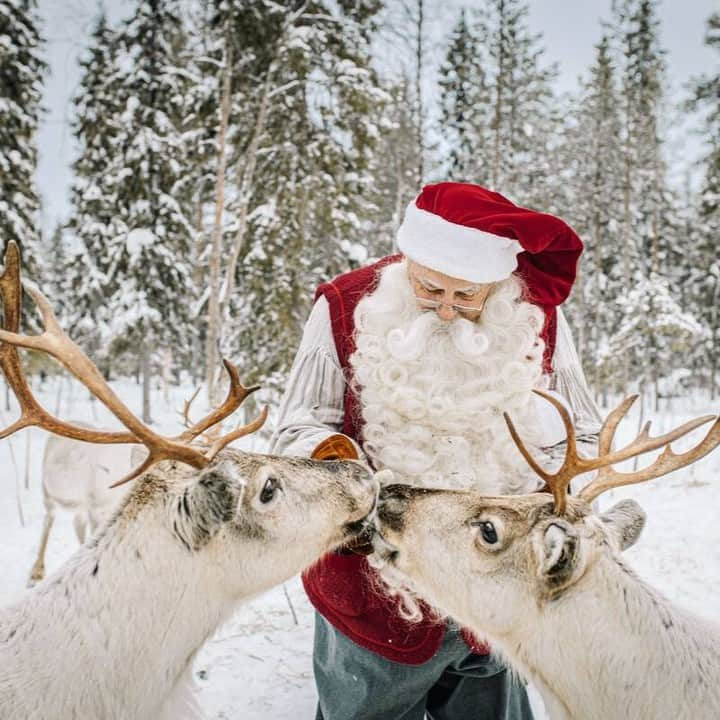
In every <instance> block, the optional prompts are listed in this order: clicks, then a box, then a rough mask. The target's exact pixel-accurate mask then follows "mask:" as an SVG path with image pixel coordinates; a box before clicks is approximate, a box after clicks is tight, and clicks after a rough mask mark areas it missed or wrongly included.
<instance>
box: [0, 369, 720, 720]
mask: <svg viewBox="0 0 720 720" xmlns="http://www.w3.org/2000/svg"><path fill="white" fill-rule="evenodd" d="M58 388H59V384H58V383H57V382H48V383H47V385H46V388H45V390H44V391H39V392H38V395H39V397H40V398H41V399H42V400H43V401H44V402H45V404H46V407H48V408H49V409H50V410H55V409H56V407H57V405H58ZM62 388H63V389H62V395H61V397H60V400H59V404H60V406H61V414H62V416H63V417H64V418H69V419H70V418H71V419H76V420H86V421H88V422H92V423H95V424H99V425H104V426H106V427H110V426H113V425H114V423H113V421H112V420H110V418H109V415H108V414H107V413H106V411H105V410H104V408H100V407H98V403H97V402H90V401H89V400H88V399H87V393H86V392H85V391H84V390H82V389H81V388H80V387H79V386H78V385H75V384H73V383H71V382H70V381H67V380H63V381H62ZM70 388H72V390H70ZM116 389H117V390H118V392H119V394H120V395H121V397H123V398H124V399H126V401H127V402H128V404H129V405H130V406H131V408H132V409H133V410H135V411H139V405H140V398H139V390H138V388H137V387H136V386H135V385H133V384H132V383H130V382H121V383H118V384H117V385H116ZM191 394H192V388H191V387H189V386H186V387H183V388H172V389H171V393H170V397H169V399H168V400H167V401H165V400H164V399H163V397H162V393H161V392H160V391H158V392H157V393H156V394H155V396H154V407H155V415H156V420H158V421H159V422H158V423H157V426H158V427H159V428H160V429H161V430H164V431H167V432H175V431H177V430H178V429H179V426H180V420H179V415H178V411H179V410H180V409H181V408H182V404H183V400H185V399H186V398H188V397H189V396H190V395H191ZM675 403H676V405H677V407H673V408H672V410H671V411H664V412H661V413H660V414H658V415H657V416H654V415H653V416H652V417H655V432H656V433H660V432H662V431H665V430H668V429H669V428H670V427H671V426H674V425H677V424H680V423H681V422H683V421H684V420H686V419H689V418H690V417H694V416H697V415H700V414H703V413H707V412H712V411H713V410H715V412H717V411H718V410H720V406H719V407H715V408H711V407H710V406H709V403H707V402H704V401H703V400H701V399H700V400H689V399H688V400H682V401H675ZM0 408H2V410H0V423H2V424H3V425H5V424H8V423H9V421H10V419H11V418H14V416H15V412H10V413H8V412H7V411H5V410H4V401H3V402H2V404H0ZM199 412H200V408H198V413H199ZM636 423H637V415H636V414H631V416H630V418H629V420H628V421H627V422H626V423H624V425H623V426H622V427H621V431H620V436H621V438H623V437H624V438H627V437H629V435H630V434H631V433H632V432H633V431H634V430H636V429H637V424H636ZM28 435H29V441H30V446H29V449H28V445H27V443H28ZM694 437H699V432H698V433H696V435H695V436H694ZM44 442H45V435H44V433H43V432H42V431H38V430H31V431H29V432H28V431H25V432H24V433H22V434H21V435H18V436H15V437H13V438H12V439H11V440H5V441H0V469H1V472H0V529H1V531H0V562H2V566H3V582H2V583H1V584H0V605H3V604H6V603H8V602H9V601H10V600H11V599H12V598H13V597H15V596H16V595H17V594H18V593H21V592H24V591H25V590H24V588H25V582H26V579H27V575H28V572H29V569H30V567H31V565H32V563H33V560H34V553H35V552H36V549H37V543H38V539H39V535H40V528H41V525H42V519H43V506H42V499H41V491H40V475H41V459H42V451H43V445H44ZM247 442H248V443H249V444H248V445H247V447H250V446H251V444H252V443H253V442H255V441H253V440H252V439H247ZM685 445H687V443H685ZM682 446H683V443H682V442H678V443H676V448H678V447H682ZM253 449H255V450H260V449H261V448H260V446H259V444H257V443H256V447H254V448H253ZM26 457H29V458H30V468H29V470H30V471H29V487H28V488H27V489H26V488H25V487H24V477H25V459H26ZM13 458H14V459H13ZM622 497H634V498H636V499H637V500H638V501H639V502H640V503H641V504H642V506H643V507H644V508H645V510H646V511H647V514H648V524H647V527H646V529H645V531H644V533H643V536H642V538H641V539H640V542H639V543H638V544H637V545H636V546H635V547H634V548H632V549H631V550H629V551H628V553H627V557H628V559H629V562H630V563H631V564H632V566H633V567H635V568H636V569H637V571H638V572H639V573H640V575H641V576H642V577H644V578H645V579H646V580H648V581H649V582H651V583H652V584H653V585H655V586H656V587H658V588H661V589H662V590H663V592H664V593H665V594H666V595H667V596H668V597H669V598H670V599H671V600H673V601H674V602H677V603H678V604H680V605H682V606H684V607H686V608H688V609H690V610H692V611H695V612H697V613H700V614H702V615H704V616H706V617H709V618H712V619H714V620H716V621H720V602H718V600H717V598H718V597H720V523H718V522H717V517H718V512H719V511H720V450H718V451H716V453H715V454H714V455H712V456H710V457H709V458H705V459H704V460H702V461H700V462H699V463H698V464H696V465H695V466H693V467H691V468H689V469H687V470H683V471H679V472H677V473H675V474H673V475H671V476H667V477H665V478H662V479H660V480H656V481H654V482H653V483H648V484H646V485H641V486H637V487H630V488H624V489H621V490H617V491H614V492H613V493H609V494H608V497H606V498H603V505H604V506H607V505H608V504H610V503H612V502H615V501H617V500H618V499H620V498H622ZM18 502H19V504H20V506H21V507H22V514H23V516H24V523H25V524H24V525H22V524H21V522H20V517H19V512H18ZM75 547H76V541H75V537H74V534H73V530H72V524H71V521H70V518H69V517H59V518H58V521H57V523H56V526H55V528H54V529H53V535H52V537H51V540H50V546H49V550H48V555H47V566H48V569H49V571H50V572H52V571H53V570H54V569H56V568H57V567H58V566H59V565H60V564H61V563H62V562H63V561H64V560H65V559H66V558H67V557H68V556H69V555H70V554H71V553H72V552H73V550H74V549H75ZM293 610H294V612H293ZM295 616H296V617H297V622H296V620H295ZM312 624H313V615H312V609H311V606H310V604H309V603H308V601H307V599H306V598H305V595H304V593H303V591H302V587H301V586H300V583H299V581H298V579H297V578H295V579H293V580H291V581H289V582H288V583H286V585H285V588H282V587H281V588H277V589H275V590H273V591H271V592H269V593H267V594H266V595H264V596H262V597H260V598H257V599H256V600H255V601H253V602H252V603H250V604H248V605H245V606H244V607H242V608H241V609H240V610H239V611H238V612H237V614H236V615H235V616H234V617H233V618H232V620H231V621H230V622H229V623H227V625H225V626H224V627H223V628H221V629H220V630H219V631H218V633H217V634H216V636H215V637H214V638H212V639H211V640H210V642H209V643H208V644H207V646H206V647H205V649H204V650H203V651H202V653H201V655H200V657H199V659H198V662H197V664H196V668H195V672H196V676H197V679H198V683H199V686H200V700H201V703H202V705H203V707H204V708H205V711H206V713H207V716H208V718H212V719H219V718H238V717H242V718H243V720H286V719H287V720H290V719H291V718H292V720H298V719H300V718H308V719H309V718H312V717H313V716H314V706H315V689H314V686H313V679H312V657H311V650H312ZM541 717H542V714H541V712H539V713H538V720H540V718H541Z"/></svg>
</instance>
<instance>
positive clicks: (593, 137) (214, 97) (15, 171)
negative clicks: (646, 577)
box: [0, 0, 720, 420]
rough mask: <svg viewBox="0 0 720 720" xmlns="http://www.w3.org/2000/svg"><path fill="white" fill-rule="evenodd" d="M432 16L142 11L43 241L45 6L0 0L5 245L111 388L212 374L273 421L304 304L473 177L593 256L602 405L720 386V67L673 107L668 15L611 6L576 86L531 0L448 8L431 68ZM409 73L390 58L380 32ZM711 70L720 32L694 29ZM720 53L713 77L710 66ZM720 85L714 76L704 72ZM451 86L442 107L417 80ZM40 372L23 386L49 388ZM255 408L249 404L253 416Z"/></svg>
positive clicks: (257, 7) (591, 345) (644, 7)
mask: <svg viewBox="0 0 720 720" xmlns="http://www.w3.org/2000/svg"><path fill="white" fill-rule="evenodd" d="M427 12H428V6H427V0H402V1H400V0H397V2H390V1H389V0H388V1H387V2H385V1H384V0H305V1H300V0H297V1H295V0H293V1H292V2H284V3H275V2H267V0H242V2H239V1H236V2H233V0H205V1H201V0H138V1H137V2H135V3H134V4H133V10H132V12H131V13H130V17H129V18H128V19H127V20H125V21H123V22H121V23H118V24H115V25H113V24H111V23H110V22H109V21H108V20H107V18H106V17H105V16H103V15H102V14H99V15H98V17H97V19H96V22H95V26H94V29H93V31H92V35H91V37H89V38H88V39H87V49H86V51H85V52H84V53H83V55H82V59H81V66H82V82H81V85H80V87H79V88H78V90H77V92H76V94H75V97H74V100H73V108H72V117H71V122H72V128H73V133H74V135H75V137H76V138H77V141H78V143H79V147H80V152H79V154H78V155H77V157H76V158H75V160H74V163H73V176H74V181H73V187H72V200H71V202H72V212H71V215H70V217H69V219H68V220H67V221H63V222H62V223H60V224H58V225H57V227H56V228H55V229H54V231H53V232H50V233H43V232H42V231H41V229H40V224H39V222H38V215H39V211H40V200H39V196H38V193H37V190H36V186H35V180H34V173H35V170H36V162H37V147H36V144H35V142H36V133H37V128H38V124H39V122H40V121H41V117H42V113H43V112H44V110H43V107H42V102H41V94H42V86H43V82H44V81H45V79H46V76H47V71H48V68H47V63H46V59H45V57H44V45H43V31H42V28H41V27H40V24H39V22H38V17H37V7H36V3H35V1H34V0H0V48H1V50H0V185H1V190H0V247H4V246H5V244H6V243H7V242H8V241H10V240H15V241H17V242H18V243H19V244H20V246H21V247H22V249H23V253H24V266H25V272H26V274H27V275H29V276H30V277H31V278H32V279H33V280H34V281H35V282H37V283H38V284H40V285H41V287H43V288H44V290H45V292H46V294H48V295H49V296H50V297H51V298H52V299H53V302H54V304H55V307H56V310H57V312H58V315H59V317H60V320H61V323H62V324H63V326H64V327H66V328H67V329H68V330H69V332H70V334H71V335H72V336H73V337H74V338H75V339H76V340H77V341H78V342H79V343H81V344H82V345H83V347H84V348H85V349H86V350H87V352H88V353H89V354H90V356H91V357H92V358H93V359H94V360H95V361H96V362H97V363H98V365H99V366H100V367H101V369H102V371H103V372H104V374H105V375H106V376H107V377H109V378H116V377H136V378H137V379H138V382H141V383H142V385H143V387H144V403H143V405H144V407H143V414H144V417H145V419H146V420H150V419H151V417H152V407H151V403H150V398H151V393H150V389H151V388H152V387H157V386H158V385H159V384H160V383H161V382H164V383H169V384H172V383H177V382H179V380H180V378H181V376H185V377H190V378H191V382H192V383H193V385H195V386H198V385H200V384H202V383H205V387H206V389H207V394H208V398H209V399H213V398H216V397H217V394H218V387H217V386H218V385H219V384H220V383H219V381H218V377H219V375H218V372H219V368H220V367H221V366H220V362H219V359H220V357H228V358H230V359H232V360H233V362H235V363H236V364H237V365H238V367H240V368H241V369H242V373H243V377H244V378H246V379H247V380H248V381H250V382H259V383H261V384H262V385H263V393H264V395H265V397H264V399H265V400H270V401H271V402H274V401H276V400H277V398H278V396H279V393H280V392H281V391H282V388H283V384H284V380H285V377H286V374H287V371H288V369H289V366H290V363H291V362H292V358H293V355H294V352H295V349H296V347H297V344H298V340H299V337H300V333H301V331H302V327H303V324H304V321H305V319H306V317H307V315H308V312H309V309H310V306H311V303H312V298H313V291H314V288H315V287H316V286H317V285H318V284H319V283H320V282H322V281H323V280H325V279H328V278H329V277H332V276H334V275H336V274H338V273H341V272H344V271H346V270H347V269H349V268H352V267H357V266H358V265H361V264H363V263H365V262H367V261H368V260H371V259H373V258H378V257H381V256H383V255H385V254H388V253H390V252H392V251H393V239H394V235H395V230H396V228H397V227H398V225H399V223H400V221H401V219H402V213H403V211H404V208H405V206H406V204H407V202H408V201H409V200H410V199H411V198H412V197H413V196H414V195H415V194H416V192H417V191H418V189H419V188H420V186H421V185H422V184H423V183H425V182H431V181H434V180H440V179H452V180H457V181H470V182H476V183H480V184H483V185H486V186H488V187H491V188H493V189H496V190H498V191H499V192H501V193H503V194H505V195H506V196H508V197H509V198H510V199H512V200H513V201H514V202H517V203H519V204H521V205H525V206H528V207H532V208H536V209H538V210H542V211H546V212H551V213H555V214H558V215H560V216H561V217H563V219H565V220H566V221H567V222H568V223H569V224H571V225H572V226H573V227H574V228H575V229H576V231H577V232H578V234H579V235H580V236H581V237H582V239H583V241H584V243H585V248H586V249H585V254H584V256H583V260H582V265H581V269H580V274H579V279H578V282H577V284H576V287H575V290H574V292H573V295H572V297H571V299H570V301H569V302H568V304H567V306H566V307H567V314H568V317H569V320H570V322H571V324H572V326H573V330H574V333H575V338H576V343H577V347H578V351H579V354H580V356H581V359H582V362H583V365H584V368H585V371H586V374H587V377H588V380H589V382H590V385H591V387H592V388H593V390H594V392H595V393H596V394H597V395H598V399H599V400H602V401H603V404H607V403H606V400H607V394H608V393H609V394H616V393H620V392H625V391H628V390H637V389H639V390H640V391H641V392H642V393H643V394H644V395H645V396H646V397H647V398H648V401H649V402H651V403H653V405H654V406H655V407H656V409H657V406H658V403H659V402H661V400H662V398H665V397H668V396H671V395H674V394H682V393H685V392H688V391H690V390H694V389H697V390H700V391H702V392H703V394H707V395H708V396H709V397H710V398H711V399H714V398H716V397H717V396H718V394H719V392H720V389H719V388H718V383H719V382H720V367H718V365H719V356H720V342H718V336H719V335H720V318H719V317H718V306H719V305H720V259H719V257H718V252H717V244H718V238H719V237H720V74H719V73H718V72H717V69H715V70H714V71H713V72H710V73H707V74H705V75H698V76H695V77H688V78H687V82H686V85H685V88H684V97H683V99H682V104H681V106H679V107H678V106H677V103H676V102H675V99H674V98H673V99H672V100H671V98H670V97H669V96H668V92H667V58H666V52H665V50H664V48H663V46H662V44H661V41H660V32H659V29H660V21H659V17H658V7H657V2H656V0H617V1H616V2H614V3H613V4H612V9H611V10H610V11H609V13H608V17H607V18H605V23H604V24H603V26H602V31H601V33H599V35H600V39H599V42H598V43H597V45H596V47H595V55H594V61H593V63H592V65H591V66H590V67H587V68H578V74H581V75H582V81H581V82H580V83H579V84H578V86H577V88H576V90H575V92H573V93H563V94H559V93H558V92H557V91H556V90H555V88H554V83H553V80H554V78H555V76H556V74H557V67H556V66H554V65H553V64H552V63H550V62H549V61H548V60H547V59H546V53H545V49H544V45H543V38H542V37H541V36H540V35H539V34H537V33H536V31H535V30H534V28H533V27H532V26H531V24H530V22H529V18H528V4H527V3H526V2H524V0H475V1H474V2H472V3H469V4H468V7H467V8H466V9H462V10H458V12H457V15H456V17H455V18H454V20H453V22H451V23H449V26H450V27H451V32H450V33H449V35H448V36H447V37H446V38H445V40H444V43H445V44H444V53H443V55H444V56H443V58H442V64H441V66H440V67H433V68H430V67H429V66H428V65H429V63H430V59H429V55H428V53H427V28H426V22H427ZM380 36H382V37H384V38H385V42H386V44H387V38H388V37H390V38H392V39H393V40H392V43H393V47H394V51H395V53H396V55H397V59H398V62H395V63H392V64H389V63H383V62H379V60H378V53H377V51H376V48H377V42H378V37H380ZM705 38H706V40H705V41H706V43H707V45H708V46H710V47H712V48H714V49H715V50H716V51H717V52H720V13H716V14H714V15H712V16H710V17H708V18H707V20H706V27H705ZM719 59H720V58H719ZM715 67H716V68H717V65H716V66H715ZM431 71H432V75H433V76H437V77H438V78H439V85H438V86H437V87H436V88H435V92H428V91H427V83H426V82H425V78H426V77H428V76H429V74H430V73H431ZM678 113H696V114H698V115H699V116H700V117H701V118H702V123H703V125H702V127H703V137H702V142H703V148H704V157H703V158H702V160H701V167H700V168H694V171H695V172H696V175H697V177H698V180H697V182H694V183H690V182H688V183H687V184H686V186H685V187H680V188H678V187H677V184H673V183H671V182H670V180H669V171H668V157H667V137H668V135H667V134H668V130H669V125H670V123H671V122H672V119H673V118H674V117H677V114H678ZM44 362H45V361H43V360H41V359H40V358H36V359H34V360H32V359H31V360H30V364H29V368H30V370H31V372H35V373H39V372H43V373H48V372H55V370H54V369H53V368H51V367H50V366H47V367H45V366H44V364H43V363H44ZM251 410H252V408H251Z"/></svg>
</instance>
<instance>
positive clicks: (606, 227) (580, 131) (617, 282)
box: [561, 36, 624, 391]
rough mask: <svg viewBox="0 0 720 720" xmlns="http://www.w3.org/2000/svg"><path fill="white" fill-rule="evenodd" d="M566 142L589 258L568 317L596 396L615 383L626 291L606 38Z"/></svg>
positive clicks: (564, 156)
mask: <svg viewBox="0 0 720 720" xmlns="http://www.w3.org/2000/svg"><path fill="white" fill-rule="evenodd" d="M570 115H571V117H570V120H571V122H570V123H569V124H568V127H567V129H566V133H565V136H564V149H563V152H562V153H561V161H562V162H564V163H566V168H565V170H566V172H565V177H567V178H568V180H567V182H566V188H567V190H568V193H569V194H568V198H567V202H566V203H565V207H566V210H565V212H564V217H566V218H567V219H568V221H569V222H571V224H572V226H573V227H574V228H575V229H576V231H577V232H578V233H579V234H580V236H581V237H582V238H583V241H584V243H585V252H584V254H583V260H582V263H581V265H580V268H579V272H578V278H577V281H576V285H575V289H574V291H573V295H572V297H571V300H570V302H569V303H568V310H569V313H568V314H569V319H570V321H571V323H572V325H573V328H574V330H575V340H576V344H577V348H578V352H579V354H580V358H581V360H582V362H583V365H584V368H585V372H586V375H587V377H588V380H589V382H590V383H591V385H592V386H593V387H594V389H595V390H596V391H599V390H600V389H601V388H603V387H605V386H606V385H607V383H608V382H609V381H611V378H610V377H609V376H607V375H603V374H602V373H601V371H602V369H603V368H605V369H607V363H606V362H605V359H604V357H602V358H601V354H603V355H604V353H605V349H606V348H607V347H608V342H609V338H610V335H611V334H612V332H613V330H614V323H615V317H614V312H613V311H612V308H614V307H615V305H616V302H617V299H618V297H619V295H620V293H621V292H623V289H624V288H623V276H622V267H621V264H620V263H619V258H620V257H621V256H622V248H621V240H620V230H621V225H620V223H619V222H618V218H621V217H622V211H623V193H622V174H623V163H624V159H623V156H622V153H621V151H620V147H619V145H618V138H619V137H620V136H621V130H622V117H621V115H620V103H619V91H618V71H617V66H616V63H615V61H614V58H613V53H612V49H611V47H610V42H609V38H608V37H607V36H604V37H603V38H602V39H601V41H600V43H598V45H597V46H596V57H595V62H594V63H593V65H592V67H591V68H590V76H589V79H588V80H587V81H586V82H585V84H584V86H583V88H582V91H581V92H580V94H579V96H578V97H577V99H576V100H575V103H574V109H573V112H572V113H571V114H570Z"/></svg>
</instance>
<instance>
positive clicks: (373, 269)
mask: <svg viewBox="0 0 720 720" xmlns="http://www.w3.org/2000/svg"><path fill="white" fill-rule="evenodd" d="M401 259H402V258H401V256H400V255H392V256H389V257H386V258H383V259H382V260H380V261H379V262H377V263H375V264H374V265H370V266H368V267H364V268H359V269H358V270H353V271H351V272H349V273H346V274H344V275H341V276H340V277H338V278H335V280H332V281H331V282H329V283H325V284H324V285H321V286H320V287H319V288H318V290H317V292H316V293H315V299H316V300H317V299H318V298H319V297H320V296H321V295H322V296H323V297H325V299H326V300H327V302H328V305H329V307H330V322H331V324H332V332H333V338H334V340H335V347H336V349H337V354H338V359H339V361H340V365H341V367H342V369H343V372H344V373H345V377H346V379H347V381H348V382H347V385H346V391H345V419H344V423H343V433H344V434H345V435H347V436H348V437H350V438H352V439H353V440H357V441H358V442H360V441H361V435H362V417H361V411H360V403H359V400H358V397H357V395H356V394H355V393H354V392H353V391H352V389H351V385H352V383H351V382H350V381H351V373H352V370H351V366H350V356H351V355H352V354H353V352H354V351H355V340H354V336H355V333H354V330H355V323H354V313H355V308H356V307H357V304H358V302H359V301H360V300H361V299H362V298H363V297H364V296H365V295H367V294H368V293H370V292H372V291H373V290H374V289H375V288H376V287H377V283H378V279H379V273H380V270H382V268H384V267H385V266H386V265H388V264H390V263H393V262H398V261H399V260H401ZM543 310H545V313H546V323H545V328H544V331H543V336H544V339H545V344H546V353H545V364H546V367H549V363H550V360H551V359H552V352H553V349H554V345H555V312H554V310H555V309H554V308H543ZM303 584H304V585H305V591H306V592H307V594H308V597H309V598H310V600H311V602H312V604H313V605H314V606H315V608H316V609H317V610H318V612H319V613H320V614H321V615H322V616H323V617H325V618H326V619H327V620H329V621H330V622H331V623H332V624H333V625H334V626H335V627H336V628H337V629H338V630H340V631H341V632H342V633H343V634H344V635H346V636H347V637H349V638H350V639H351V640H352V641H353V642H355V643H357V644H358V645H360V646H361V647H364V648H366V649H368V650H372V651H373V652H376V653H378V654H379V655H382V656H383V657H384V658H387V659H388V660H392V661H394V662H399V663H403V664H405V665H420V664H421V663H424V662H427V661H428V660H429V659H430V658H431V657H432V656H433V655H435V653H436V652H437V651H438V650H439V649H440V645H441V644H442V640H443V636H444V634H445V622H442V621H438V620H437V619H436V618H434V617H433V616H432V615H431V613H430V612H429V611H428V610H427V609H426V608H424V610H425V612H424V614H423V619H422V620H421V621H420V622H412V623H411V622H407V621H406V620H404V619H403V618H402V617H401V616H400V615H399V614H398V611H397V600H395V599H393V598H389V597H387V596H386V595H384V594H383V591H382V589H381V583H380V580H379V579H378V577H377V575H376V573H375V571H374V570H372V568H370V566H369V565H368V563H367V560H366V559H365V558H364V557H362V556H360V555H351V554H348V555H345V554H341V553H331V554H329V555H325V556H324V557H323V558H321V559H320V560H319V561H318V562H317V563H316V564H315V565H313V566H312V567H311V568H309V569H308V570H306V571H305V573H304V574H303ZM463 636H464V638H465V640H466V642H467V643H468V645H469V646H470V647H471V648H472V649H473V650H474V651H475V652H478V653H481V654H486V653H487V652H488V649H487V647H486V646H485V645H483V644H480V643H478V642H477V641H475V640H474V639H473V637H472V635H471V634H470V633H468V632H465V631H464V632H463Z"/></svg>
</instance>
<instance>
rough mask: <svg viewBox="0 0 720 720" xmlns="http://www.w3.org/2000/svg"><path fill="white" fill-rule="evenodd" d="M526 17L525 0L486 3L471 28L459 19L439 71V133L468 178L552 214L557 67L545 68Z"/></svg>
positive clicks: (537, 39)
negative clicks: (554, 89) (550, 210)
mask: <svg viewBox="0 0 720 720" xmlns="http://www.w3.org/2000/svg"><path fill="white" fill-rule="evenodd" d="M527 15H528V5H527V3H526V2H523V0H485V2H484V7H483V8H481V9H476V10H475V11H474V13H473V15H472V18H473V21H472V22H468V21H467V20H466V19H465V14H464V13H463V14H461V17H460V20H459V21H458V23H457V25H456V26H455V29H454V31H453V34H452V37H451V40H450V46H449V48H448V51H447V56H446V60H445V64H444V66H443V67H444V73H443V75H444V79H443V80H441V89H442V92H441V97H442V101H441V102H442V109H443V116H442V119H441V128H442V131H443V134H445V131H447V137H446V138H445V139H446V140H448V141H449V142H450V145H451V147H450V148H448V152H449V153H452V154H453V155H451V157H453V158H455V157H456V158H457V160H453V162H454V163H460V165H459V166H458V167H461V166H462V167H463V171H464V172H463V176H464V177H466V179H468V180H471V181H473V182H480V183H482V184H485V185H488V186H490V187H492V188H493V189H495V190H497V191H498V192H501V193H505V194H506V195H508V196H510V197H511V198H512V199H513V200H515V201H517V202H519V203H522V204H525V205H530V206H534V207H538V208H541V209H548V210H549V209H551V208H549V207H547V202H548V199H549V197H550V196H551V195H552V192H551V188H550V182H551V180H552V178H553V177H554V168H553V167H551V165H550V164H549V163H550V162H551V160H552V157H553V152H554V148H553V142H554V138H555V139H557V137H558V130H559V128H560V119H561V118H560V114H559V113H558V111H557V107H556V103H555V100H554V97H553V93H552V88H551V81H552V80H553V78H554V77H555V75H556V69H555V68H554V66H549V67H544V66H543V64H542V58H543V48H542V46H541V45H540V40H541V38H540V36H539V35H536V34H533V33H532V32H531V31H530V29H529V27H528V21H527ZM469 158H472V161H473V162H472V166H470V165H469V164H468V163H469V162H470V160H469ZM467 170H471V171H472V172H470V174H469V175H465V174H464V173H465V172H466V171H467Z"/></svg>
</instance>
